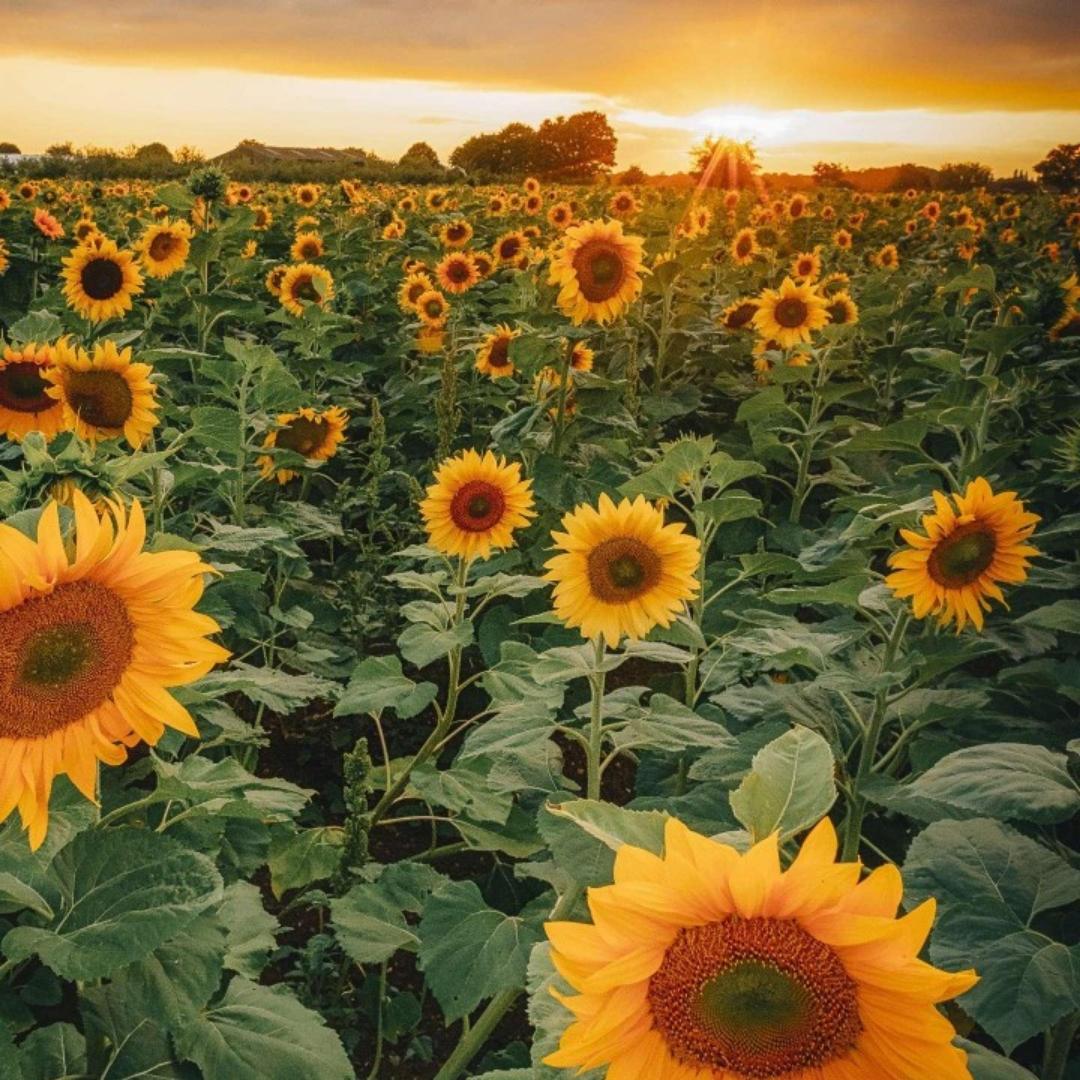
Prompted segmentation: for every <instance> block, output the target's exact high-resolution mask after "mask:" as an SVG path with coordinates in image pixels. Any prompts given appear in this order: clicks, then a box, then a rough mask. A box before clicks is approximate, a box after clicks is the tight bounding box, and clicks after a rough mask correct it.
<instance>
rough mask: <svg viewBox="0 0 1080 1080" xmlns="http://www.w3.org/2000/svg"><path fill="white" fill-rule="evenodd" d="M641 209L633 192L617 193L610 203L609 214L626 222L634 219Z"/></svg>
mask: <svg viewBox="0 0 1080 1080" xmlns="http://www.w3.org/2000/svg"><path fill="white" fill-rule="evenodd" d="M640 209H641V204H640V203H639V202H638V200H637V196H636V195H635V194H634V193H633V192H632V191H616V192H615V194H614V195H612V196H611V201H610V202H609V203H608V213H610V214H611V216H612V217H617V218H623V219H624V220H626V219H628V218H632V217H633V216H634V215H635V214H637V213H638V211H639V210H640Z"/></svg>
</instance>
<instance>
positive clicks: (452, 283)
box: [435, 251, 480, 295]
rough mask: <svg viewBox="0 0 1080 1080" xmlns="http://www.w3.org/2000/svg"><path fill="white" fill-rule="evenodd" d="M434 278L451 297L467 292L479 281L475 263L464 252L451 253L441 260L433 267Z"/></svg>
mask: <svg viewBox="0 0 1080 1080" xmlns="http://www.w3.org/2000/svg"><path fill="white" fill-rule="evenodd" d="M435 277H436V279H437V280H438V282H439V285H441V286H442V288H443V290H444V291H445V292H448V293H450V294H451V295H453V294H460V293H464V292H468V291H469V289H471V288H472V287H473V286H474V285H475V284H476V283H477V282H478V281H479V280H480V274H479V272H478V271H477V269H476V263H474V262H473V258H472V256H471V255H469V254H468V253H467V252H464V251H452V252H450V254H449V255H446V256H445V257H444V258H442V259H441V260H440V261H439V262H438V263H437V264H436V266H435Z"/></svg>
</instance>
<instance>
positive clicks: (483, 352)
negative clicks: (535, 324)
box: [476, 325, 521, 379]
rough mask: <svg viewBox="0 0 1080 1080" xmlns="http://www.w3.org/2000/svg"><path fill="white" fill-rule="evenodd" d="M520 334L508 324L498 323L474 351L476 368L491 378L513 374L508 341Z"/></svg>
mask: <svg viewBox="0 0 1080 1080" xmlns="http://www.w3.org/2000/svg"><path fill="white" fill-rule="evenodd" d="M520 334H521V331H520V330H513V329H511V328H510V327H509V326H505V325H500V326H497V327H495V330H494V331H493V332H492V333H490V334H488V336H487V337H486V338H484V340H483V341H482V342H481V344H480V348H479V350H478V351H477V353H476V370H477V371H479V372H480V374H481V375H489V376H490V377H491V378H493V379H501V378H505V377H506V376H508V375H513V374H514V362H513V361H512V360H511V359H510V342H511V341H513V340H514V338H516V337H518V336H519V335H520Z"/></svg>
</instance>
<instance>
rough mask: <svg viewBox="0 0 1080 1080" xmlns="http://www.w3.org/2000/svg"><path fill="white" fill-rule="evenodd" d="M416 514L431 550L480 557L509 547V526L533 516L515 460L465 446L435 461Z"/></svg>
mask: <svg viewBox="0 0 1080 1080" xmlns="http://www.w3.org/2000/svg"><path fill="white" fill-rule="evenodd" d="M420 513H421V515H422V516H423V518H424V526H425V528H426V529H427V533H428V543H429V544H430V545H431V546H432V547H433V548H435V550H436V551H440V552H442V553H443V554H444V555H460V556H461V557H462V558H464V559H476V558H480V559H486V558H488V557H489V556H490V555H491V553H492V551H493V550H502V549H503V548H508V547H513V545H514V530H515V529H520V528H523V527H524V526H526V525H528V524H529V521H530V520H531V519H532V518H533V517H535V516H536V514H535V511H534V510H533V495H532V481H531V480H523V479H522V478H521V466H520V465H519V464H518V463H517V462H511V463H509V464H508V463H507V462H506V461H505V459H503V458H501V457H500V458H497V457H496V456H495V455H494V454H493V453H492V452H491V451H490V450H489V451H487V453H485V454H484V456H483V457H481V456H480V455H479V454H478V453H477V452H476V451H475V450H465V451H463V452H462V453H460V454H458V455H457V456H456V457H452V458H447V459H446V460H445V461H443V462H442V463H441V464H440V465H439V467H438V469H437V470H436V471H435V483H434V484H432V485H431V486H430V487H429V488H428V489H427V498H425V499H424V500H423V502H421V503H420Z"/></svg>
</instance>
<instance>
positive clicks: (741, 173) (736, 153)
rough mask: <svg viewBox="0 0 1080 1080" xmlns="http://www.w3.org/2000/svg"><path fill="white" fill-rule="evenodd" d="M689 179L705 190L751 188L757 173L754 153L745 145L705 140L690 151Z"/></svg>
mask: <svg viewBox="0 0 1080 1080" xmlns="http://www.w3.org/2000/svg"><path fill="white" fill-rule="evenodd" d="M690 156H691V159H692V160H693V167H692V168H691V170H690V174H691V176H693V178H694V180H695V181H697V183H699V184H704V185H705V186H706V187H713V188H726V189H728V190H742V189H743V188H747V187H750V186H751V185H753V183H754V181H755V178H756V176H757V171H758V163H757V151H755V150H754V147H753V145H752V144H751V143H749V142H736V141H735V140H734V139H728V138H723V137H721V138H708V139H706V140H705V141H704V142H703V143H699V144H698V145H697V146H695V147H694V148H693V149H692V150H691V151H690Z"/></svg>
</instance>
